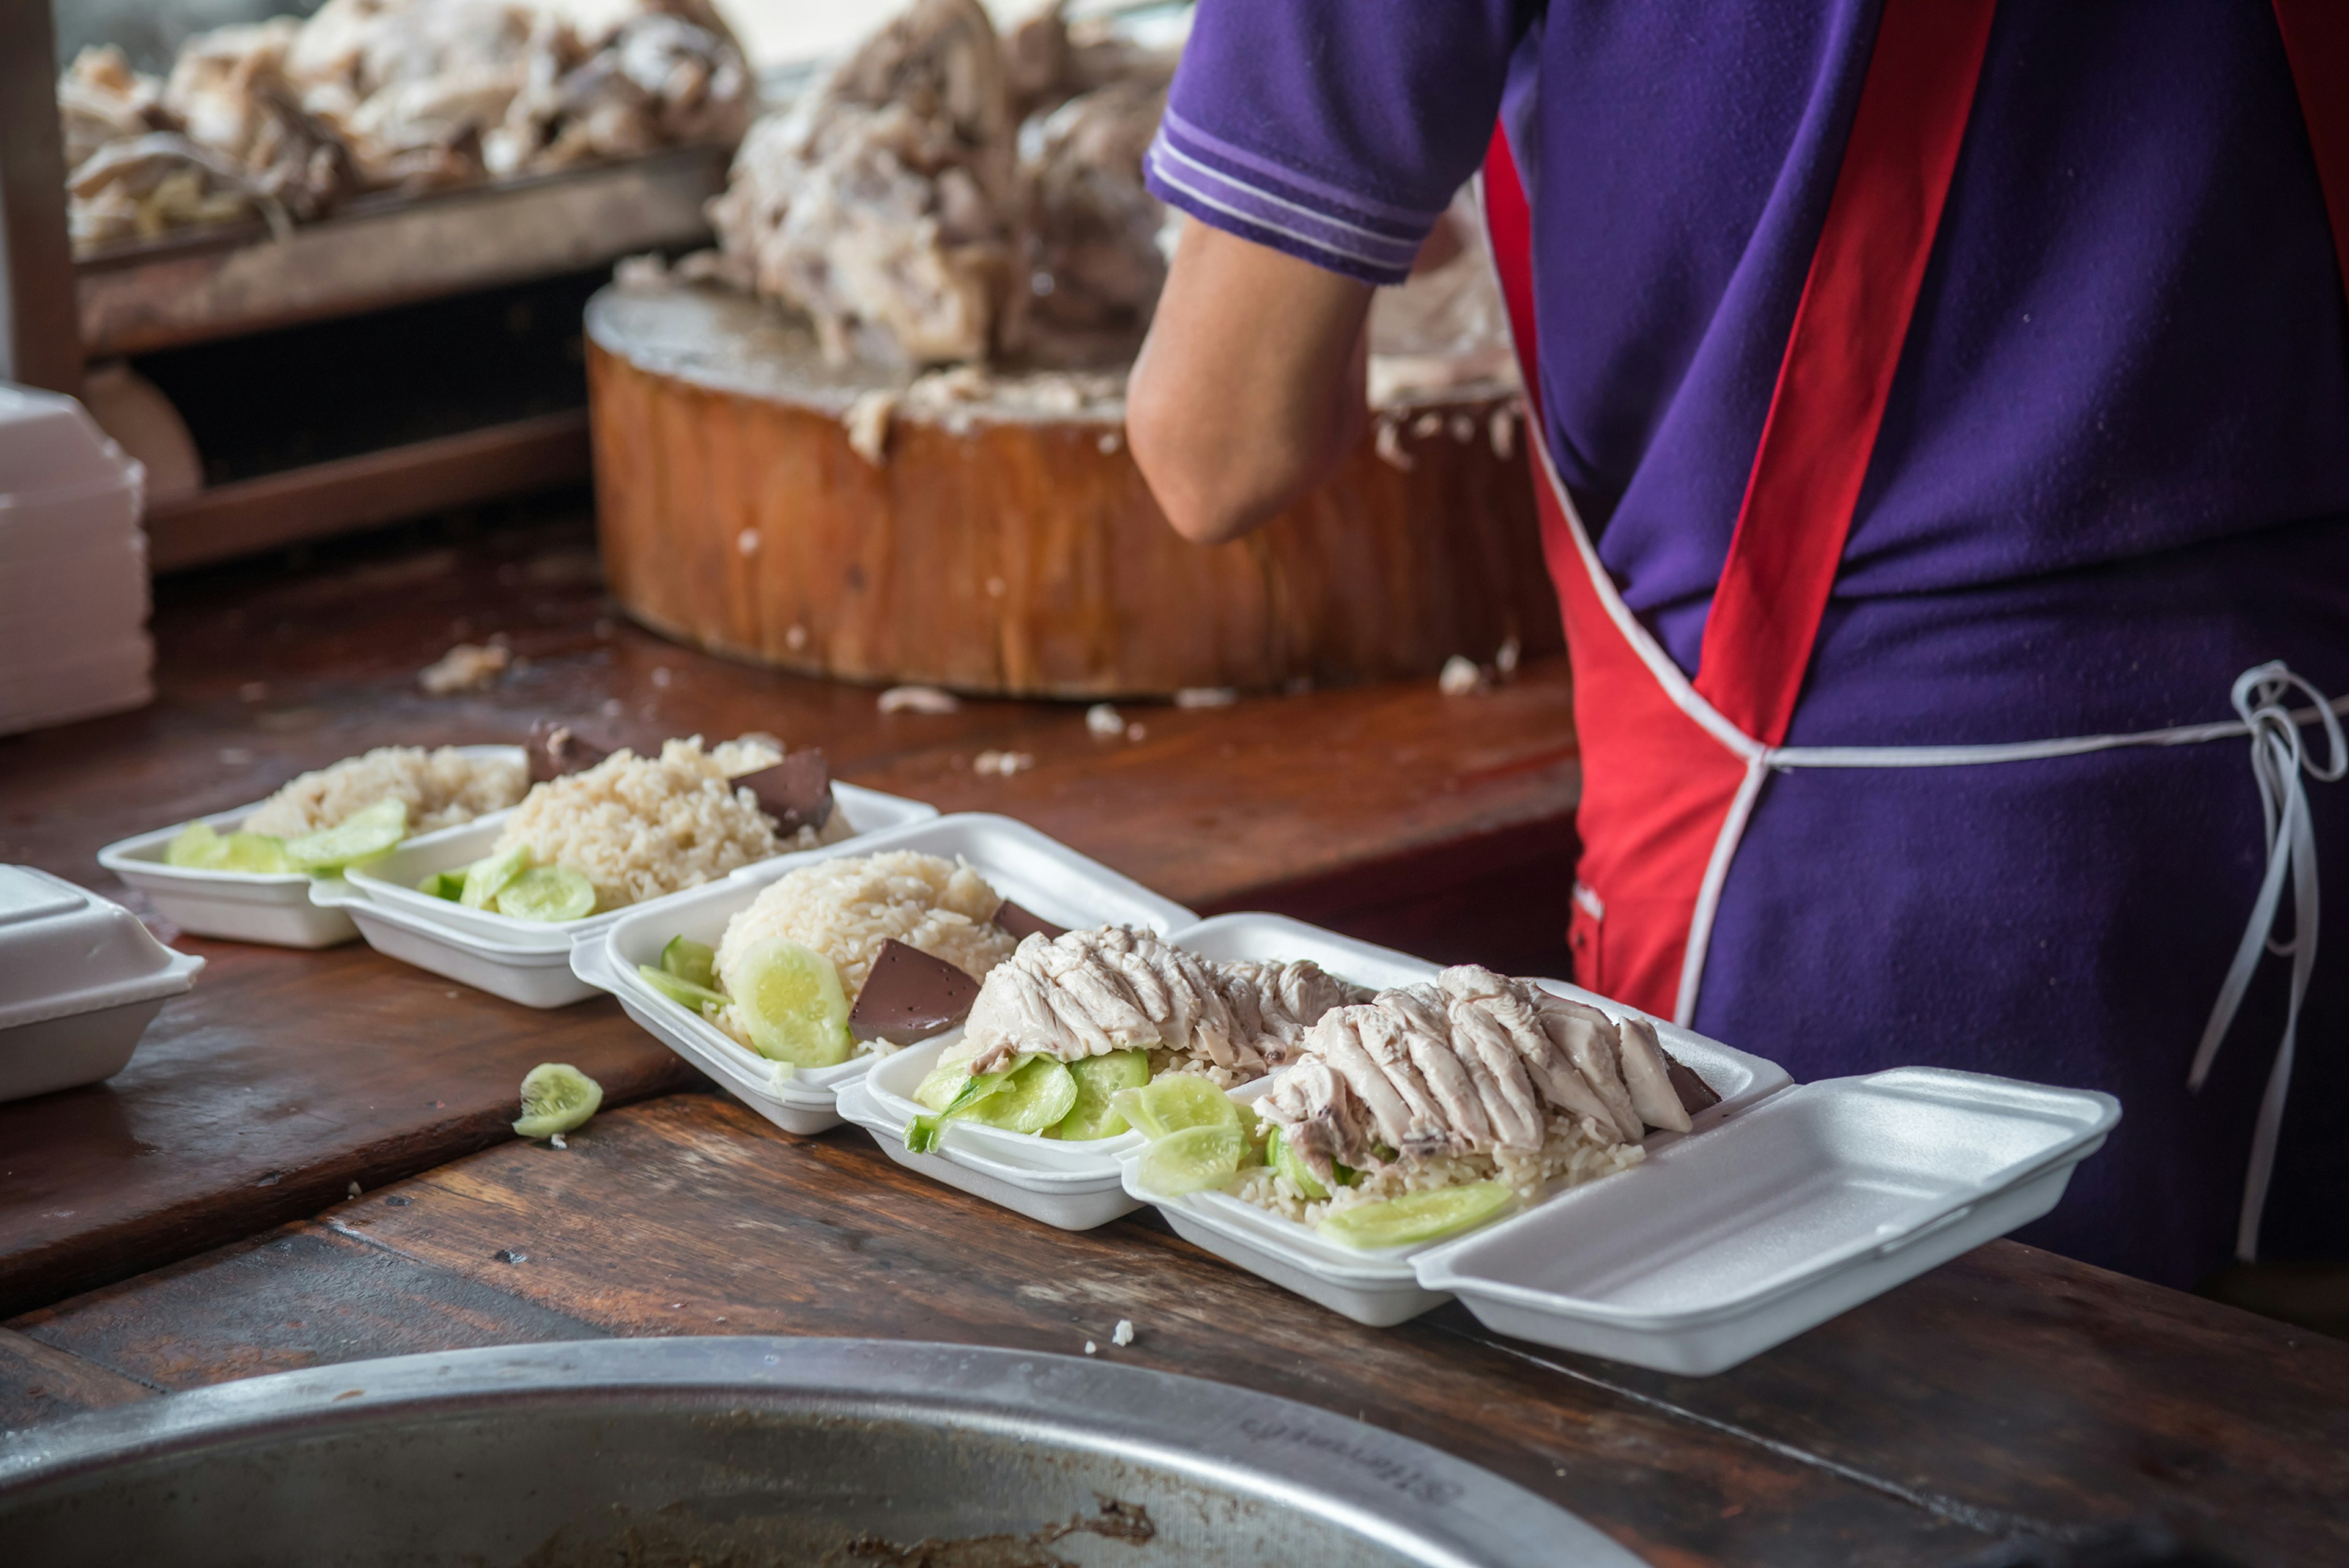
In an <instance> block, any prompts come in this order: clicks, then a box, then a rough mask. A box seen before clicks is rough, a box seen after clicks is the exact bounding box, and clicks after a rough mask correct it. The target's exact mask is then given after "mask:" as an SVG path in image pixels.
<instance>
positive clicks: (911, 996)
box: [848, 937, 978, 1046]
mask: <svg viewBox="0 0 2349 1568" xmlns="http://www.w3.org/2000/svg"><path fill="white" fill-rule="evenodd" d="M977 1000H978V981H976V980H974V979H972V978H971V977H970V976H969V975H966V974H964V973H963V972H962V971H961V970H959V969H957V968H956V967H955V966H954V965H951V964H949V963H947V961H946V960H945V959H943V958H933V957H931V956H930V955H929V954H926V953H925V952H923V951H922V950H921V949H920V948H918V947H908V946H907V945H906V944H904V943H902V942H899V941H897V940H896V939H895V938H894V937H893V938H891V939H890V940H889V941H887V942H885V943H883V944H881V955H880V956H879V957H877V958H875V959H874V961H873V973H871V974H870V975H866V976H865V977H864V990H862V991H859V992H858V993H857V994H856V1006H854V1007H853V1008H851V1009H850V1010H849V1014H848V1031H849V1033H851V1034H853V1035H854V1036H855V1037H857V1038H858V1039H860V1040H887V1041H890V1042H891V1043H893V1044H895V1045H900V1046H910V1045H912V1044H913V1043H914V1042H915V1041H916V1040H926V1039H928V1038H929V1037H931V1036H932V1035H936V1034H939V1033H942V1032H943V1031H945V1030H947V1029H950V1028H952V1027H954V1026H956V1025H957V1024H959V1023H961V1022H962V1020H963V1018H964V1017H965V1016H967V1015H968V1013H969V1012H970V1005H971V1004H972V1003H973V1002H975V1001H977Z"/></svg>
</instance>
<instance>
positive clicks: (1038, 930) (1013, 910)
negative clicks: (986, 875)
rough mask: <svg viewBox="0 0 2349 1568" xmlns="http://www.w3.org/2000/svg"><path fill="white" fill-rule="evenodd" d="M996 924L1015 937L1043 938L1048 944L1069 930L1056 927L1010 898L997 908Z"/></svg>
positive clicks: (1063, 926) (1065, 927) (1063, 927)
mask: <svg viewBox="0 0 2349 1568" xmlns="http://www.w3.org/2000/svg"><path fill="white" fill-rule="evenodd" d="M995 923H996V924H998V925H999V926H1001V927H1003V929H1004V930H1006V931H1008V932H1009V933H1010V934H1012V935H1014V936H1017V937H1020V938H1022V939H1025V938H1027V937H1030V936H1041V937H1042V938H1043V939H1044V940H1045V941H1047V942H1050V941H1052V940H1054V939H1055V938H1057V937H1059V936H1061V935H1062V934H1066V932H1067V931H1068V929H1069V928H1068V927H1067V926H1065V925H1054V924H1053V923H1051V922H1050V921H1049V920H1046V919H1045V918H1044V917H1043V916H1042V915H1040V914H1038V913H1036V912H1035V911H1033V910H1030V909H1022V908H1020V907H1019V905H1018V904H1016V903H1012V902H1011V901H1010V900H1009V899H1008V898H1007V899H1005V900H1004V901H1003V903H1001V904H1000V905H999V906H998V907H997V909H996V911H995Z"/></svg>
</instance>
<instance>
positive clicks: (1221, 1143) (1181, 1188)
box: [1134, 1086, 1247, 1198]
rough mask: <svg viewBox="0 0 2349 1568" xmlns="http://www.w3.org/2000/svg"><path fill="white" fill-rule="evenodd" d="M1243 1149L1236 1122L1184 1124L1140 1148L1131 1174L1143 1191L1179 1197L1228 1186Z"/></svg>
mask: <svg viewBox="0 0 2349 1568" xmlns="http://www.w3.org/2000/svg"><path fill="white" fill-rule="evenodd" d="M1211 1087H1212V1086H1211ZM1246 1152H1247V1138H1246V1137H1245V1136H1243V1135H1242V1134H1241V1132H1240V1130H1239V1125H1238V1123H1237V1122H1236V1121H1235V1122H1230V1123H1215V1124H1209V1125H1206V1126H1203V1127H1185V1128H1183V1129H1181V1130H1178V1131H1174V1132H1170V1133H1168V1134H1167V1135H1166V1136H1165V1137H1164V1138H1161V1139H1157V1140H1154V1141H1153V1142H1152V1143H1151V1145H1150V1147H1149V1148H1147V1149H1145V1150H1143V1151H1142V1159H1141V1160H1140V1161H1138V1162H1136V1164H1135V1167H1134V1175H1135V1177H1136V1178H1137V1180H1138V1181H1139V1184H1140V1185H1141V1186H1142V1187H1143V1188H1144V1189H1146V1190H1147V1191H1152V1192H1155V1193H1157V1194H1158V1195H1159V1196H1160V1197H1163V1198H1179V1197H1181V1196H1182V1195H1183V1194H1184V1193H1185V1192H1198V1191H1205V1190H1206V1189H1207V1188H1210V1187H1224V1186H1228V1185H1229V1184H1230V1183H1231V1180H1232V1178H1233V1177H1234V1176H1236V1175H1237V1174H1238V1173H1239V1168H1240V1156H1241V1155H1242V1154H1244V1153H1246Z"/></svg>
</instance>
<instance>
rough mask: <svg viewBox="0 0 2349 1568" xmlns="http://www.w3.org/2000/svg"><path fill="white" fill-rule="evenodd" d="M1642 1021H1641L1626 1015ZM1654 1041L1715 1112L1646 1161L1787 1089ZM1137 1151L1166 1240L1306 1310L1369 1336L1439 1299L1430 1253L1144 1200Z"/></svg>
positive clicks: (1717, 1051) (1133, 1187) (1732, 1057)
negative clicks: (1364, 1247)
mask: <svg viewBox="0 0 2349 1568" xmlns="http://www.w3.org/2000/svg"><path fill="white" fill-rule="evenodd" d="M1413 967H1414V970H1415V972H1414V973H1412V974H1408V975H1401V976H1399V977H1398V978H1397V979H1395V980H1392V981H1387V982H1385V984H1389V985H1394V984H1409V983H1410V982H1412V981H1414V980H1424V979H1427V978H1430V977H1432V976H1433V975H1434V974H1435V973H1436V968H1437V966H1436V965H1433V964H1426V963H1416V964H1414V965H1413ZM1536 983H1537V985H1544V986H1547V988H1549V989H1550V990H1552V991H1555V992H1557V994H1559V995H1565V996H1571V997H1573V998H1574V999H1575V1000H1577V1001H1578V1002H1587V1003H1588V1004H1589V1005H1590V1006H1595V1007H1599V1008H1602V1009H1603V1010H1604V1011H1606V1012H1608V1013H1609V1014H1610V1015H1612V1016H1616V1017H1622V1016H1626V1015H1627V1014H1629V1013H1630V1009H1629V1008H1625V1007H1622V1006H1617V1005H1616V1004H1613V1003H1609V1002H1606V1001H1604V1000H1602V999H1601V998H1599V997H1598V996H1595V995H1592V994H1591V993H1589V992H1588V991H1585V990H1583V989H1581V988H1580V987H1579V986H1575V985H1567V984H1565V983H1564V982H1562V981H1557V980H1542V981H1537V982H1536ZM1636 1016H1646V1015H1644V1014H1641V1015H1636ZM1656 1033H1657V1036H1658V1037H1659V1038H1660V1039H1661V1041H1662V1043H1663V1047H1664V1048H1665V1049H1666V1050H1668V1051H1670V1052H1671V1054H1672V1055H1673V1056H1674V1057H1678V1058H1679V1059H1680V1060H1681V1061H1682V1063H1684V1064H1685V1065H1686V1066H1688V1067H1689V1068H1692V1069H1693V1070H1694V1071H1695V1072H1696V1074H1697V1076H1698V1077H1700V1078H1703V1079H1704V1081H1705V1082H1706V1083H1707V1084H1708V1085H1709V1086H1711V1087H1712V1088H1713V1092H1715V1093H1716V1094H1718V1095H1720V1096H1721V1103H1720V1104H1718V1105H1714V1106H1711V1107H1708V1108H1707V1109H1704V1110H1702V1111H1701V1112H1699V1113H1698V1114H1697V1115H1696V1116H1695V1117H1693V1118H1692V1123H1693V1125H1692V1128H1691V1130H1689V1131H1688V1132H1685V1133H1679V1132H1651V1133H1650V1134H1649V1135H1648V1137H1647V1140H1646V1143H1645V1148H1646V1150H1647V1158H1648V1160H1649V1161H1653V1160H1654V1159H1655V1157H1656V1155H1657V1154H1658V1152H1659V1151H1660V1150H1663V1149H1665V1148H1668V1147H1670V1146H1671V1145H1672V1144H1675V1143H1682V1142H1686V1141H1688V1140H1702V1137H1703V1136H1704V1135H1705V1134H1706V1133H1707V1132H1708V1131H1709V1130H1711V1129H1713V1128H1716V1127H1718V1126H1720V1125H1722V1124H1723V1122H1726V1121H1728V1120H1730V1119H1733V1118H1734V1117H1736V1116H1738V1115H1739V1114H1741V1113H1742V1112H1744V1111H1745V1110H1747V1109H1751V1108H1753V1107H1754V1106H1755V1105H1758V1104H1760V1103H1762V1102H1763V1101H1764V1100H1766V1099H1769V1098H1770V1097H1772V1096H1774V1095H1776V1094H1778V1093H1780V1092H1782V1091H1784V1090H1785V1088H1787V1087H1788V1086H1789V1085H1790V1084H1791V1083H1792V1082H1793V1080H1792V1079H1790V1078H1787V1076H1786V1074H1785V1071H1784V1070H1783V1069H1781V1068H1779V1067H1778V1066H1777V1065H1776V1064H1775V1063H1773V1062H1767V1061H1764V1060H1763V1059H1762V1058H1761V1057H1754V1056H1748V1055H1747V1054H1746V1053H1744V1051H1736V1050H1732V1049H1730V1048H1729V1047H1727V1046H1724V1045H1723V1044H1721V1043H1720V1042H1719V1041H1717V1040H1710V1039H1707V1038H1705V1037H1703V1036H1702V1035H1698V1034H1692V1033H1691V1032H1690V1031H1688V1030H1686V1029H1682V1028H1678V1027H1676V1026H1672V1025H1670V1024H1664V1023H1661V1022H1659V1023H1657V1025H1656ZM1273 1081H1274V1080H1273V1079H1271V1078H1264V1079H1260V1080H1259V1081H1257V1082H1256V1083H1252V1084H1246V1085H1243V1086H1241V1087H1240V1088H1236V1089H1234V1090H1232V1091H1231V1092H1232V1098H1233V1099H1237V1100H1239V1101H1241V1102H1242V1103H1244V1104H1246V1103H1250V1102H1253V1101H1255V1100H1256V1099H1258V1098H1260V1097H1262V1096H1263V1095H1265V1094H1268V1093H1269V1092H1270V1091H1271V1088H1272V1085H1273ZM1141 1153H1142V1150H1141V1149H1140V1148H1139V1147H1136V1148H1135V1149H1133V1150H1131V1151H1129V1152H1128V1153H1127V1154H1126V1155H1125V1156H1124V1158H1123V1161H1122V1164H1123V1171H1124V1176H1125V1184H1126V1191H1129V1192H1130V1193H1132V1194H1133V1196H1134V1197H1136V1198H1137V1199H1140V1200H1142V1201H1143V1202H1152V1203H1155V1204H1157V1206H1158V1208H1159V1209H1160V1211H1161V1212H1164V1214H1165V1216H1166V1222H1167V1223H1168V1224H1170V1225H1172V1226H1173V1227H1174V1233H1175V1234H1177V1235H1179V1236H1181V1237H1183V1238H1184V1239H1185V1241H1189V1242H1192V1243H1195V1244H1197V1245H1198V1246H1200V1247H1203V1248H1205V1249H1206V1251H1208V1252H1211V1253H1215V1254H1216V1256H1218V1257H1220V1258H1223V1259H1225V1260H1226V1261H1227V1262H1230V1263H1234V1264H1238V1265H1239V1266H1240V1267H1242V1268H1244V1269H1247V1271H1248V1272H1249V1273H1251V1274H1261V1275H1263V1276H1264V1277H1265V1278H1266V1279H1268V1280H1270V1281H1272V1282H1273V1283H1274V1284H1278V1285H1280V1286H1282V1287H1283V1288H1284V1289H1288V1290H1292V1291H1295V1292H1296V1293H1297V1294H1298V1295H1301V1296H1304V1297H1305V1298H1306V1299H1307V1300H1309V1301H1314V1302H1318V1303H1319V1304H1320V1305H1323V1306H1326V1307H1328V1308H1330V1310H1331V1311H1332V1312H1337V1313H1342V1314H1343V1315H1346V1316H1348V1317H1350V1318H1352V1319H1353V1320H1354V1321H1355V1322H1357V1323H1366V1324H1369V1325H1370V1326H1372V1327H1374V1328H1384V1327H1386V1326H1390V1325H1392V1324H1397V1323H1401V1322H1402V1321H1404V1320H1405V1319H1406V1318H1412V1317H1416V1316H1417V1315H1420V1314H1421V1313H1423V1312H1425V1311H1426V1310H1427V1309H1428V1308H1429V1307H1432V1306H1434V1305H1438V1304H1440V1303H1441V1302H1443V1301H1444V1299H1445V1298H1446V1295H1447V1292H1446V1290H1445V1289H1444V1287H1442V1286H1438V1285H1432V1284H1428V1283H1427V1281H1426V1280H1425V1279H1424V1278H1423V1277H1422V1275H1421V1274H1420V1273H1419V1272H1418V1269H1417V1266H1416V1264H1417V1256H1416V1254H1418V1253H1424V1252H1426V1251H1429V1250H1430V1249H1431V1247H1432V1246H1433V1243H1423V1244H1422V1245H1421V1246H1418V1247H1396V1248H1388V1249H1383V1250H1381V1251H1376V1252H1365V1251H1361V1250H1358V1249H1356V1248H1353V1247H1348V1246H1342V1245H1340V1244H1339V1243H1335V1242H1330V1241H1324V1240H1323V1239H1322V1238H1321V1237H1320V1236H1319V1235H1317V1234H1316V1233H1314V1232H1313V1231H1312V1230H1311V1229H1310V1228H1309V1227H1307V1226H1304V1225H1300V1224H1299V1223H1297V1222H1295V1221H1294V1220H1290V1219H1288V1218H1285V1217H1284V1216H1282V1215H1279V1214H1275V1213H1272V1212H1269V1211H1268V1210H1264V1209H1259V1208H1257V1206H1256V1205H1255V1204H1253V1203H1247V1202H1241V1201H1240V1200H1239V1199H1237V1198H1235V1197H1233V1196H1232V1195H1231V1194H1229V1193H1227V1192H1215V1191H1208V1192H1193V1193H1188V1194H1185V1195H1184V1196H1181V1197H1174V1198H1169V1197H1166V1196H1164V1194H1160V1193H1154V1192H1152V1191H1150V1190H1149V1189H1148V1188H1147V1187H1145V1186H1143V1184H1142V1182H1141V1181H1140V1180H1139V1179H1138V1177H1137V1175H1136V1170H1137V1164H1136V1162H1137V1161H1138V1160H1139V1159H1140V1156H1141ZM1643 1168H1644V1162H1643V1164H1642V1165H1639V1166H1633V1167H1632V1168H1631V1170H1630V1171H1626V1172H1621V1173H1619V1174H1618V1175H1615V1176H1610V1177H1605V1178H1602V1179H1601V1180H1599V1181H1594V1182H1591V1183H1589V1184H1588V1188H1597V1187H1603V1186H1607V1185H1609V1184H1610V1183H1613V1182H1616V1181H1621V1180H1622V1178H1623V1176H1625V1175H1634V1174H1637V1173H1638V1171H1640V1170H1641V1169H1643ZM1588 1188H1578V1189H1572V1190H1569V1191H1568V1193H1560V1194H1554V1195H1552V1196H1551V1197H1550V1198H1548V1199H1547V1200H1546V1201H1545V1202H1543V1203H1541V1204H1539V1205H1537V1207H1536V1209H1535V1210H1533V1211H1531V1212H1536V1213H1537V1212H1541V1210H1542V1209H1545V1208H1547V1206H1548V1205H1549V1204H1550V1203H1554V1202H1558V1201H1559V1199H1560V1198H1561V1197H1565V1196H1570V1195H1571V1192H1572V1191H1587V1190H1588ZM1515 1222H1516V1221H1514V1220H1510V1219H1503V1220H1500V1221H1496V1222H1494V1223H1493V1224H1491V1225H1488V1226H1486V1227H1485V1228H1484V1229H1483V1230H1481V1231H1478V1232H1476V1233H1475V1234H1476V1235H1479V1236H1482V1235H1486V1234H1490V1233H1494V1232H1496V1231H1500V1230H1505V1229H1506V1228H1508V1227H1509V1226H1510V1225H1512V1224H1514V1223H1515Z"/></svg>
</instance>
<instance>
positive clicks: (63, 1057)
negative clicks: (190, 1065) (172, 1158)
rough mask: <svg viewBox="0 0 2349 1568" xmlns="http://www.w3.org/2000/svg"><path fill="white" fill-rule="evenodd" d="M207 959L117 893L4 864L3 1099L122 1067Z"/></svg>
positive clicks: (0, 895) (0, 918) (0, 962)
mask: <svg viewBox="0 0 2349 1568" xmlns="http://www.w3.org/2000/svg"><path fill="white" fill-rule="evenodd" d="M203 966H204V961H203V960H202V959H201V958H197V957H194V956H192V955H191V954H185V953H175V952H173V951H172V950H171V948H168V947H166V946H164V945H163V944H161V943H160V942H158V941H156V940H155V938H154V937H153V935H152V934H150V933H149V932H148V930H147V928H146V927H145V926H143V925H141V924H140V923H139V920H138V917H137V916H136V915H134V914H132V913H130V912H129V910H127V909H125V908H123V907H122V906H121V905H120V904H119V903H110V902H109V901H108V900H106V899H102V898H100V897H98V895H97V894H96V893H93V892H88V891H87V890H85V889H82V888H78V887H76V886H75V885H74V884H73V883H71V882H66V881H64V880H63V879H61V878H58V877H54V876H51V875H50V874H49V873H48V872H42V871H35V870H34V869H33V868H32V867H30V866H0V1100H10V1099H25V1098H26V1097H27V1096H29V1095H36V1094H47V1093H50V1092H51V1091H53V1090H56V1089H61V1088H74V1087H75V1086H77V1085H79V1084H86V1083H96V1082H98V1080H99V1079H100V1078H111V1077H113V1076H114V1075H115V1074H116V1073H118V1072H120V1071H121V1070H122V1069H123V1068H124V1067H125V1066H127V1065H128V1064H129V1060H130V1056H131V1053H132V1052H133V1051H135V1050H136V1049H137V1048H138V1046H139V1037H140V1036H141V1035H142V1034H144V1033H146V1030H147V1026H148V1025H149V1024H150V1023H151V1022H152V1021H153V1020H154V1017H155V1015H156V1014H157V1013H158V1012H160V1011H161V1010H162V1006H163V1004H164V1003H165V1002H166V1001H168V1000H169V999H170V998H171V997H173V996H176V995H179V994H180V993H181V992H182V991H185V990H186V989H187V988H188V987H189V985H191V984H192V983H193V981H194V978H195V974H196V971H198V970H199V969H202V967H203Z"/></svg>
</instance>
